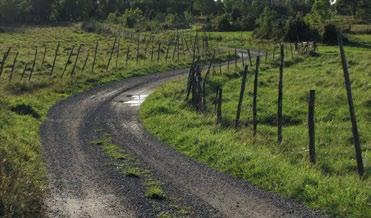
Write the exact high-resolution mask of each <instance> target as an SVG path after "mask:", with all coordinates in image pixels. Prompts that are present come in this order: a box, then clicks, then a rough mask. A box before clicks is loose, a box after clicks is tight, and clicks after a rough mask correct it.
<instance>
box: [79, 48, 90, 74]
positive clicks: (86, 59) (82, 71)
mask: <svg viewBox="0 0 371 218" xmlns="http://www.w3.org/2000/svg"><path fill="white" fill-rule="evenodd" d="M89 56H90V52H89V51H88V54H87V55H86V58H85V61H84V65H82V68H81V74H83V73H84V70H85V67H86V64H87V63H88V60H89Z"/></svg>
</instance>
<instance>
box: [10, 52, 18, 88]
mask: <svg viewBox="0 0 371 218" xmlns="http://www.w3.org/2000/svg"><path fill="white" fill-rule="evenodd" d="M18 54H19V52H18V51H17V53H16V54H15V57H14V60H13V65H12V69H11V71H10V75H9V82H11V81H12V79H13V73H14V70H15V65H16V64H17V58H18Z"/></svg>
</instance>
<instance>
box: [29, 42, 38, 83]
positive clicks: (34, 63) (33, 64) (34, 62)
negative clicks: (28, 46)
mask: <svg viewBox="0 0 371 218" xmlns="http://www.w3.org/2000/svg"><path fill="white" fill-rule="evenodd" d="M36 58H37V48H36V51H35V56H34V59H33V62H32V67H31V72H30V76H29V77H28V80H29V81H30V80H31V77H32V74H33V71H34V70H35V65H36Z"/></svg>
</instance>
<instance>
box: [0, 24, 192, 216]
mask: <svg viewBox="0 0 371 218" xmlns="http://www.w3.org/2000/svg"><path fill="white" fill-rule="evenodd" d="M4 29H5V30H6V32H5V33H0V42H1V43H0V51H1V58H2V55H3V53H4V52H6V51H7V49H8V48H9V47H12V50H11V53H10V55H9V58H8V60H7V62H6V65H5V70H4V72H3V74H2V75H1V79H0V216H6V217H22V216H25V217H38V216H40V215H41V214H42V212H43V210H42V207H43V205H42V200H43V197H44V194H45V193H46V192H47V189H46V188H47V186H46V185H47V180H46V169H45V164H44V160H43V155H42V146H41V142H40V138H39V127H40V125H41V124H42V122H43V121H44V120H45V117H46V114H47V112H48V110H49V109H50V108H51V107H52V106H53V105H54V104H55V103H56V102H57V101H59V100H62V99H64V98H66V97H68V96H70V95H73V94H76V93H78V92H81V91H84V90H87V89H89V88H92V87H95V86H99V85H102V84H105V83H108V82H110V81H114V80H119V79H124V78H129V77H134V76H143V75H146V74H149V73H158V72H163V71H166V70H169V69H175V68H184V67H186V66H188V65H189V63H190V62H191V56H190V55H189V53H188V52H185V53H183V52H182V53H181V54H180V60H179V61H177V60H176V59H175V60H174V59H172V58H169V60H168V61H165V60H164V58H163V57H164V56H165V52H166V49H165V47H162V49H161V55H162V56H161V57H162V58H161V59H160V61H159V62H157V53H155V54H154V60H153V61H150V60H149V55H150V50H151V49H150V48H151V47H149V50H148V53H147V57H146V58H145V56H144V54H143V53H144V43H141V44H140V47H141V55H140V57H139V62H138V63H137V62H136V53H135V48H136V46H137V42H136V41H135V39H133V40H131V39H126V38H122V39H121V41H120V42H121V50H120V53H119V56H118V57H119V58H118V59H117V60H118V61H117V66H116V58H117V53H116V50H115V52H114V54H113V57H112V61H111V67H110V68H109V69H108V70H107V69H106V65H107V63H108V59H109V56H110V51H111V50H112V45H113V42H114V37H113V36H112V35H98V34H93V33H85V32H83V31H82V30H81V29H80V27H79V26H78V25H69V26H58V27H16V28H11V29H10V28H4ZM97 40H98V41H99V49H98V53H97V59H96V65H95V70H94V72H93V71H92V70H91V69H92V61H93V54H94V49H95V45H96V41H97ZM161 40H162V38H159V37H157V38H156V39H155V43H156V44H154V45H153V47H154V48H155V52H157V43H158V42H161ZM58 42H60V43H61V44H60V45H61V46H60V49H59V56H58V58H57V61H56V67H55V70H54V74H53V75H52V76H50V75H49V73H50V70H51V66H52V63H53V60H54V53H55V49H56V47H57V43H58ZM80 44H82V48H81V54H80V57H79V59H78V60H77V65H76V66H77V67H76V70H75V74H74V76H72V77H71V76H70V73H71V72H72V69H73V65H74V62H75V58H76V51H77V48H78V46H79V45H80ZM162 45H165V43H164V42H163V44H162ZM73 46H75V50H74V51H75V52H74V54H75V55H73V56H72V58H71V60H70V61H69V65H68V66H67V69H66V72H65V75H64V77H63V78H61V76H62V72H63V70H64V68H65V63H66V62H67V59H68V56H69V54H70V52H71V49H72V47H73ZM150 46H151V44H150ZM45 47H46V48H47V53H46V55H45V62H44V63H43V64H42V59H43V55H44V48H45ZM128 47H130V48H131V49H134V50H132V51H131V53H130V55H129V62H128V63H127V64H126V51H127V48H128ZM36 48H37V49H38V55H37V59H36V64H35V70H34V74H33V75H32V78H31V80H30V81H29V80H28V78H29V72H30V71H31V66H32V62H33V58H34V54H35V51H36ZM116 48H117V46H116ZM16 52H19V56H18V59H17V64H16V66H15V71H14V75H13V80H12V81H11V82H9V77H10V71H11V65H12V62H13V60H14V58H15V56H16ZM88 53H89V54H90V56H89V57H90V58H89V59H88V62H87V67H86V68H85V71H84V72H82V66H83V64H84V60H85V58H86V57H87V54H88ZM26 63H29V65H28V68H27V69H28V71H27V72H26V75H25V77H24V79H23V80H20V78H21V77H22V73H23V70H24V66H25V64H26Z"/></svg>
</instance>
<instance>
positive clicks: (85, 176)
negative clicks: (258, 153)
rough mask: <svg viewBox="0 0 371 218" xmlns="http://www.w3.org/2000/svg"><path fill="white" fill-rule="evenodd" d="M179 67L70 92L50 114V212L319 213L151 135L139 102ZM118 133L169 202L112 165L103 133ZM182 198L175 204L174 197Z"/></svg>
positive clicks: (117, 139)
mask: <svg viewBox="0 0 371 218" xmlns="http://www.w3.org/2000/svg"><path fill="white" fill-rule="evenodd" d="M186 72H187V70H175V71H170V72H166V73H162V74H155V75H149V76H145V77H138V78H131V79H126V80H123V81H119V82H115V83H112V84H108V85H104V86H102V87H97V88H95V89H93V90H90V91H88V92H85V93H82V94H79V95H76V96H73V97H70V98H68V99H66V100H64V101H62V102H60V103H58V104H57V105H55V106H54V107H53V108H52V109H51V110H50V112H49V114H48V118H47V120H46V122H45V123H44V124H43V126H42V127H41V137H42V143H43V151H44V155H45V159H46V162H47V167H48V176H49V184H50V185H49V187H50V195H49V196H48V198H47V200H46V202H45V203H46V206H47V216H50V217H155V216H157V215H159V214H161V212H163V211H166V210H168V209H169V208H170V209H169V210H170V211H171V210H172V209H171V208H174V207H170V206H169V205H172V204H177V205H178V208H179V207H185V208H187V210H188V212H187V214H188V215H187V216H190V217H317V216H318V214H315V213H313V212H312V211H310V210H308V209H306V208H305V207H304V206H301V205H299V204H297V203H295V202H293V201H291V200H284V199H282V198H279V197H277V196H276V195H275V194H272V193H267V192H264V191H261V190H259V189H257V188H256V187H254V186H252V185H251V184H249V183H248V182H245V181H240V180H236V179H234V178H232V177H230V176H227V175H224V174H222V173H218V172H216V171H214V170H212V169H210V168H208V167H207V166H205V165H202V164H200V163H197V162H195V161H194V160H192V159H190V158H188V157H186V156H184V155H183V154H180V153H178V152H177V151H175V150H173V149H172V148H170V147H168V146H166V145H165V144H164V143H162V142H161V141H159V140H157V139H156V138H154V137H153V136H152V135H151V134H149V133H148V132H147V131H146V130H145V129H144V128H143V126H142V124H141V123H140V118H139V107H140V104H141V103H142V102H143V101H144V99H145V97H146V96H148V95H149V94H150V93H151V92H152V91H153V90H154V89H155V88H156V87H158V86H160V85H161V84H163V83H165V82H168V81H171V80H172V79H174V78H176V77H177V76H180V75H182V74H185V73H186ZM102 130H104V131H105V132H108V133H110V134H111V135H112V137H113V141H114V143H115V144H117V145H119V146H122V147H123V148H124V149H125V150H127V151H128V152H129V153H131V154H132V155H133V156H135V158H136V159H137V160H138V161H139V162H140V164H141V166H143V167H145V168H146V169H149V170H150V171H151V172H152V174H153V176H154V177H155V178H156V179H158V180H160V181H161V182H162V183H163V184H164V187H165V191H166V193H167V195H168V196H169V199H172V201H171V202H169V200H163V201H160V200H159V201H158V202H157V203H156V204H153V202H151V201H150V200H149V199H148V198H146V197H145V194H144V192H145V190H144V188H143V184H141V182H140V181H139V179H138V178H131V177H126V176H124V175H122V174H120V172H119V171H118V170H117V169H116V168H115V167H114V166H112V164H110V160H109V159H108V158H107V157H106V156H105V155H104V153H103V152H102V151H101V149H100V148H99V146H93V145H92V144H91V141H92V140H94V139H96V138H97V136H98V135H99V132H100V131H102ZM174 202H176V203H174Z"/></svg>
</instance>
